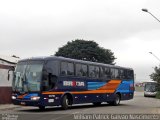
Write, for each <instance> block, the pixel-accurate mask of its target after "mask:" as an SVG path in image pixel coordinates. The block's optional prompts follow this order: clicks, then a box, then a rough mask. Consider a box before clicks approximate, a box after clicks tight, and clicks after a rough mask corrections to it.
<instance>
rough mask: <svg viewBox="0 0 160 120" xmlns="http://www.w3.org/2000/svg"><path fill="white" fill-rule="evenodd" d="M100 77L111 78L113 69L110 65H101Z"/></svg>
mask: <svg viewBox="0 0 160 120" xmlns="http://www.w3.org/2000/svg"><path fill="white" fill-rule="evenodd" d="M100 77H101V78H104V79H107V78H111V71H110V68H109V67H100Z"/></svg>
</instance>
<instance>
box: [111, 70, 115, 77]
mask: <svg viewBox="0 0 160 120" xmlns="http://www.w3.org/2000/svg"><path fill="white" fill-rule="evenodd" d="M114 71H115V69H114V68H111V78H115V73H114Z"/></svg>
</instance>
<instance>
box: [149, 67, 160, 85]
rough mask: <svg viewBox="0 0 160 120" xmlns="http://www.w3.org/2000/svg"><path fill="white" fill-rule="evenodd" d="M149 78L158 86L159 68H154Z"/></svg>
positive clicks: (159, 78) (159, 80)
mask: <svg viewBox="0 0 160 120" xmlns="http://www.w3.org/2000/svg"><path fill="white" fill-rule="evenodd" d="M150 78H151V79H152V80H153V81H156V82H157V83H159V84H160V67H157V66H156V67H155V68H154V72H153V73H152V74H151V75H150Z"/></svg>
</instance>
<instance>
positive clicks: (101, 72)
mask: <svg viewBox="0 0 160 120" xmlns="http://www.w3.org/2000/svg"><path fill="white" fill-rule="evenodd" d="M99 70H100V74H99V75H100V78H105V68H104V67H100V68H99Z"/></svg>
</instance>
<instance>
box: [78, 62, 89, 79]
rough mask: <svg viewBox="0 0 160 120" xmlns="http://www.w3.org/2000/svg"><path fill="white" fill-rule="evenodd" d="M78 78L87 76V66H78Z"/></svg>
mask: <svg viewBox="0 0 160 120" xmlns="http://www.w3.org/2000/svg"><path fill="white" fill-rule="evenodd" d="M76 76H87V65H83V64H76Z"/></svg>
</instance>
